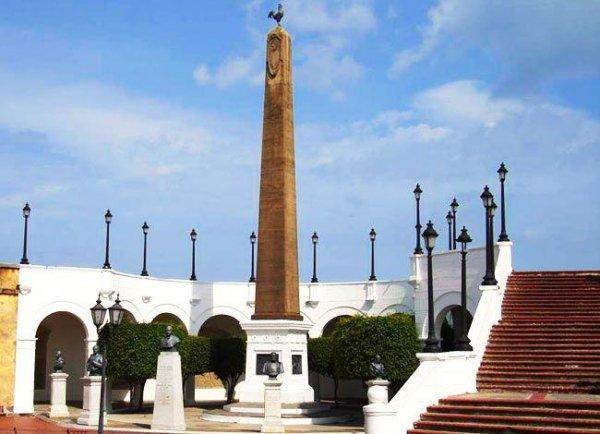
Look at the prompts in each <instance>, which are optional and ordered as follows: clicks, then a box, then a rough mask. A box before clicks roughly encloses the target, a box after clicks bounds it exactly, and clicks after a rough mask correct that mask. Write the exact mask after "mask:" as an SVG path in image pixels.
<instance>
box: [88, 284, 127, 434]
mask: <svg viewBox="0 0 600 434" xmlns="http://www.w3.org/2000/svg"><path fill="white" fill-rule="evenodd" d="M107 310H108V320H109V323H110V324H112V325H113V326H115V327H118V326H119V325H120V324H121V322H122V321H123V316H124V314H125V309H123V307H122V306H121V300H120V299H119V294H117V299H116V300H115V303H114V304H113V305H112V306H111V307H109V308H108V309H106V308H105V307H104V306H102V302H101V301H100V294H98V300H96V304H95V305H94V306H93V307H92V308H90V311H91V313H92V322H93V323H94V325H95V326H96V332H97V333H98V339H100V328H101V327H102V325H103V324H104V319H105V318H106V311H107ZM107 350H108V339H107V340H106V341H105V345H104V351H103V355H102V379H101V383H100V414H99V415H98V434H103V433H104V412H105V411H106V402H105V398H104V395H105V394H106V385H105V383H106V365H107V364H108V360H107V354H108V351H107Z"/></svg>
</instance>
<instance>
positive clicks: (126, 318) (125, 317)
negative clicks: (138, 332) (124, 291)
mask: <svg viewBox="0 0 600 434" xmlns="http://www.w3.org/2000/svg"><path fill="white" fill-rule="evenodd" d="M123 322H128V323H132V324H137V320H136V319H135V317H134V316H133V314H132V313H131V312H129V311H128V310H127V309H125V312H123Z"/></svg>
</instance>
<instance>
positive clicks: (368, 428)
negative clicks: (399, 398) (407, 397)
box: [363, 378, 396, 434]
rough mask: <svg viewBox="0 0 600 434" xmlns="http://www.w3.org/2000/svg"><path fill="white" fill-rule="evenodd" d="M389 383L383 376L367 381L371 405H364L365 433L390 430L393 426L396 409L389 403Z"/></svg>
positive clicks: (376, 433) (373, 433)
mask: <svg viewBox="0 0 600 434" xmlns="http://www.w3.org/2000/svg"><path fill="white" fill-rule="evenodd" d="M389 385H390V382H389V381H387V380H382V379H381V378H376V379H375V380H370V381H367V386H368V387H369V389H368V390H367V398H368V399H369V405H365V406H364V407H363V414H364V415H365V433H367V434H378V433H383V432H390V428H391V427H392V426H393V423H394V418H395V417H396V411H395V410H393V409H390V408H389V406H388V405H387V403H388V386H389Z"/></svg>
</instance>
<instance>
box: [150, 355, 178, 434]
mask: <svg viewBox="0 0 600 434" xmlns="http://www.w3.org/2000/svg"><path fill="white" fill-rule="evenodd" d="M151 428H152V429H153V430H157V431H185V416H184V412H183V384H182V380H181V357H180V356H179V353H177V352H176V351H173V352H168V351H163V352H161V353H160V355H159V356H158V365H157V368H156V389H155V392H154V411H153V412H152V427H151Z"/></svg>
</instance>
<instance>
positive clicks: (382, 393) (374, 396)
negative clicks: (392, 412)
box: [367, 378, 390, 404]
mask: <svg viewBox="0 0 600 434" xmlns="http://www.w3.org/2000/svg"><path fill="white" fill-rule="evenodd" d="M389 385H390V382H389V381H388V380H383V379H381V378H376V379H374V380H369V381H367V386H368V388H369V389H368V390H367V398H368V399H369V404H387V403H388V386H389Z"/></svg>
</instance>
